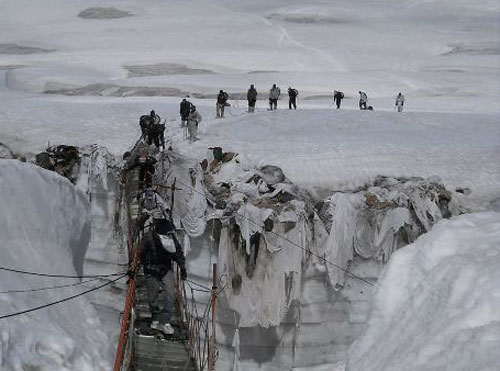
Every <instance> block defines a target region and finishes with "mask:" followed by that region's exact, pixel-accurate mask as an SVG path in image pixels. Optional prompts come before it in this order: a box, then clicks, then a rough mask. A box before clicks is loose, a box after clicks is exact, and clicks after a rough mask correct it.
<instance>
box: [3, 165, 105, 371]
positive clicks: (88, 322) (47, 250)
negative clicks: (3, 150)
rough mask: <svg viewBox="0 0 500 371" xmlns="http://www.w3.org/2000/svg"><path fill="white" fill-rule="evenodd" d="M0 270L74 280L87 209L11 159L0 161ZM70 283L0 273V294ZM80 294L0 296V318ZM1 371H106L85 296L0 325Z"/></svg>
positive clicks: (82, 200) (73, 192) (66, 185)
mask: <svg viewBox="0 0 500 371" xmlns="http://www.w3.org/2000/svg"><path fill="white" fill-rule="evenodd" d="M0 204H1V205H2V208H1V216H0V219H1V223H0V236H1V238H2V247H1V257H2V258H1V265H2V266H4V267H8V268H13V269H19V270H26V271H34V272H43V273H52V274H68V275H75V274H77V273H78V274H81V273H83V272H82V270H83V263H84V256H85V252H86V249H87V245H88V242H89V239H90V207H89V203H88V201H87V199H86V197H85V195H84V194H83V193H82V192H80V191H78V190H77V189H76V188H75V187H74V186H73V185H72V184H71V183H70V182H69V181H68V180H67V179H65V178H63V177H61V176H59V175H57V174H55V173H53V172H50V171H46V170H43V169H41V168H38V167H36V166H34V165H30V164H25V163H22V162H20V161H17V160H0ZM74 282H76V280H75V279H63V278H48V277H33V276H28V275H21V274H16V273H12V272H5V271H0V291H8V290H19V289H33V288H40V287H47V286H54V285H62V284H68V283H74ZM81 291H84V288H83V287H79V286H75V287H67V288H61V289H55V290H44V291H38V292H32V293H16V294H0V307H1V308H2V309H1V313H0V314H1V315H5V314H9V313H14V312H17V311H22V310H25V309H28V308H31V307H35V306H38V305H42V304H46V303H49V302H53V301H56V300H60V299H62V298H65V297H68V296H71V295H74V294H77V293H79V292H81ZM0 345H1V346H0V362H1V363H0V365H1V369H2V370H6V371H9V370H21V369H26V368H37V369H39V370H44V371H45V370H47V371H49V370H50V371H53V370H56V371H59V370H60V371H62V370H82V371H87V370H88V371H93V370H102V369H109V367H110V364H109V359H108V354H107V349H108V338H107V335H106V334H105V333H104V332H103V331H102V329H101V325H100V323H99V321H98V320H97V316H96V313H95V310H94V309H93V307H92V306H91V305H90V304H89V303H88V301H87V300H86V298H85V297H82V298H78V299H75V300H72V301H69V302H66V303H64V304H61V305H56V306H53V307H50V308H46V309H42V310H39V311H36V312H32V313H28V314H24V315H22V316H17V317H12V318H7V319H3V320H0Z"/></svg>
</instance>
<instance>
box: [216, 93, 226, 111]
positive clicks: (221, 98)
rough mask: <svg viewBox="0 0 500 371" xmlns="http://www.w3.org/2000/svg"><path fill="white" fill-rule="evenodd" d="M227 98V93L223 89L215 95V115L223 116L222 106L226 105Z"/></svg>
mask: <svg viewBox="0 0 500 371" xmlns="http://www.w3.org/2000/svg"><path fill="white" fill-rule="evenodd" d="M228 99H229V95H228V94H227V93H226V92H225V91H223V90H221V91H220V92H219V94H218V95H217V104H216V108H217V117H224V107H225V106H226V104H227V100H228Z"/></svg>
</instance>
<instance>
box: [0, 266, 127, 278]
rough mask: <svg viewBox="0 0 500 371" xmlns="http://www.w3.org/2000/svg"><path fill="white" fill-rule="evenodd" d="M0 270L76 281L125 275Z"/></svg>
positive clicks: (122, 273)
mask: <svg viewBox="0 0 500 371" xmlns="http://www.w3.org/2000/svg"><path fill="white" fill-rule="evenodd" d="M0 270H2V271H7V272H13V273H20V274H27V275H30V276H37V277H52V278H78V279H83V278H104V277H116V276H122V275H124V274H126V273H127V272H119V273H109V274H95V275H88V276H73V275H67V274H50V273H39V272H30V271H22V270H19V269H11V268H5V267H0Z"/></svg>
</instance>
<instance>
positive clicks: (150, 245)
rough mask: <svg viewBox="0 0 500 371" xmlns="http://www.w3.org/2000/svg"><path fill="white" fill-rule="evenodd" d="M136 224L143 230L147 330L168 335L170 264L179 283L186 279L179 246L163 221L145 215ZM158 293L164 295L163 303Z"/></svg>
mask: <svg viewBox="0 0 500 371" xmlns="http://www.w3.org/2000/svg"><path fill="white" fill-rule="evenodd" d="M138 223H140V224H142V225H143V226H144V227H143V231H144V232H143V237H142V240H141V254H140V259H141V263H142V264H143V267H144V275H145V278H146V286H147V289H148V298H149V307H150V310H151V315H152V321H153V322H152V324H151V327H152V328H155V329H158V330H160V331H162V332H164V333H166V334H168V335H171V334H173V333H174V330H173V328H172V326H171V325H170V323H169V322H170V319H171V316H172V312H173V309H174V302H175V299H174V290H175V285H174V271H173V266H172V262H176V263H177V265H178V266H179V268H180V270H181V279H183V280H185V279H186V277H187V272H186V265H185V258H184V253H183V251H182V246H181V245H180V243H179V241H178V240H177V237H176V236H175V230H174V228H173V225H172V224H171V222H170V221H168V220H167V219H154V218H152V217H151V215H149V214H147V213H145V214H143V215H142V216H141V217H140V218H139V219H138ZM160 291H163V292H164V295H165V299H164V301H163V303H162V300H161V299H160Z"/></svg>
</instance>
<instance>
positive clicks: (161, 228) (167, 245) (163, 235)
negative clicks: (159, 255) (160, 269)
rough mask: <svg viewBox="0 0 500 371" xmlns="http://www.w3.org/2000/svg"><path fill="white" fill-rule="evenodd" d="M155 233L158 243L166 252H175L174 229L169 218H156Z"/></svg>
mask: <svg viewBox="0 0 500 371" xmlns="http://www.w3.org/2000/svg"><path fill="white" fill-rule="evenodd" d="M154 233H155V237H156V243H157V244H158V245H159V246H160V247H162V248H163V249H164V250H165V251H166V252H168V253H170V254H175V251H176V246H175V241H174V238H173V236H172V234H173V233H174V231H173V229H172V225H171V223H170V222H169V221H168V220H167V219H154Z"/></svg>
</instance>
